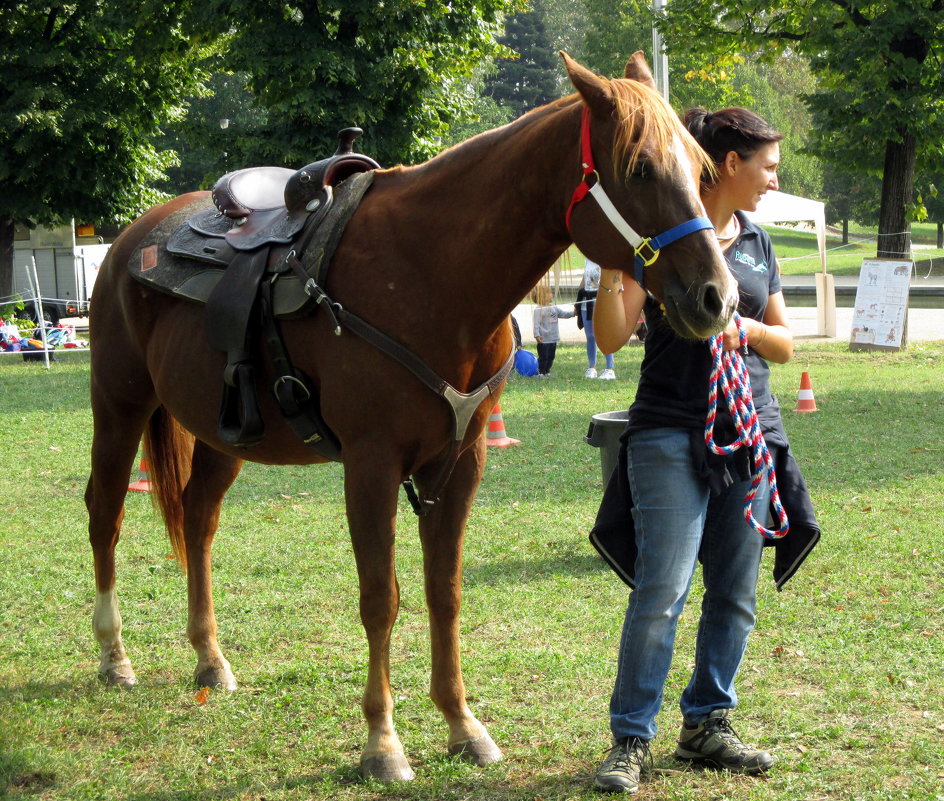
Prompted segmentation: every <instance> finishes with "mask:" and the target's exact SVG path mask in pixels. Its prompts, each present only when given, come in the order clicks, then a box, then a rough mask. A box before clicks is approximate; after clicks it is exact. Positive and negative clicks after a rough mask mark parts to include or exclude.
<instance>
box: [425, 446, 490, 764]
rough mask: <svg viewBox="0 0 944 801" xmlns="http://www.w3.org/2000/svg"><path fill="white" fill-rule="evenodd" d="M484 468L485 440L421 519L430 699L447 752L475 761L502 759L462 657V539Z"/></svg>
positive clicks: (467, 454)
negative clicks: (472, 698) (468, 690)
mask: <svg viewBox="0 0 944 801" xmlns="http://www.w3.org/2000/svg"><path fill="white" fill-rule="evenodd" d="M484 467H485V438H484V437H482V438H481V439H480V440H479V441H478V443H477V444H476V445H475V446H474V447H472V448H470V449H468V450H467V451H465V453H463V454H462V456H460V458H459V461H458V463H457V464H456V467H455V470H454V471H453V473H452V477H451V478H450V480H449V483H448V485H447V486H446V488H445V490H444V492H443V494H442V499H441V500H440V502H439V503H438V504H437V505H436V506H435V507H434V508H433V510H432V511H431V512H430V513H428V514H427V515H426V516H425V517H422V518H420V524H419V528H420V536H421V537H422V540H423V563H424V573H425V579H426V603H427V606H428V608H429V620H430V644H431V648H432V667H431V675H430V697H431V698H432V699H433V702H434V703H435V704H436V706H437V707H438V708H439V710H440V711H441V712H442V714H443V716H444V717H445V719H446V722H447V724H448V725H449V753H451V754H458V755H460V756H461V757H462V758H463V759H466V760H468V761H470V762H473V763H475V764H476V765H488V764H490V763H492V762H497V761H499V760H500V759H501V758H502V753H501V751H500V750H499V749H498V746H497V745H495V743H494V741H493V740H492V738H491V737H490V736H489V734H488V732H487V731H486V729H485V726H483V725H482V724H481V723H480V722H479V721H478V720H476V718H475V716H474V715H473V714H472V712H471V711H470V710H469V707H468V704H467V703H466V698H465V685H464V683H463V681H462V665H461V663H460V657H459V609H460V606H461V601H462V539H463V536H464V533H465V523H466V520H467V519H468V516H469V511H470V509H471V506H472V500H473V498H474V497H475V491H476V489H477V488H478V485H479V482H480V481H481V479H482V472H483V470H484Z"/></svg>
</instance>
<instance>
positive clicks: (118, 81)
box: [0, 0, 213, 295]
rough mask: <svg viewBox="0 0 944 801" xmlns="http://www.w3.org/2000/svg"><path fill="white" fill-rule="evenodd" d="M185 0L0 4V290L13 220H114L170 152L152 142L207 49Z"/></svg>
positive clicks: (123, 216)
mask: <svg viewBox="0 0 944 801" xmlns="http://www.w3.org/2000/svg"><path fill="white" fill-rule="evenodd" d="M205 30H206V22H205V21H204V20H200V24H199V25H198V24H197V19H196V16H195V14H194V8H193V6H192V4H191V2H190V0H177V1H176V2H167V0H160V1H157V0H141V1H140V2H136V3H102V2H100V0H75V2H71V3H68V4H51V3H43V2H29V3H26V2H13V3H9V2H8V3H5V4H4V8H3V14H2V15H0V295H5V294H8V293H9V291H10V289H11V287H12V278H13V226H14V223H16V222H27V221H34V222H58V221H61V220H64V219H65V220H68V219H69V218H71V217H75V218H76V219H79V220H89V221H91V220H94V221H97V222H110V221H124V220H127V219H130V217H132V216H133V215H134V214H136V213H138V212H140V211H141V209H142V208H145V207H146V206H148V205H150V204H151V203H153V202H154V201H155V200H157V199H158V197H159V193H158V192H157V191H156V190H155V189H154V185H155V182H156V181H157V180H158V179H159V178H160V177H161V175H162V171H163V170H164V169H165V168H166V167H167V166H169V164H170V163H171V162H172V160H173V154H169V153H161V152H159V151H158V149H157V148H156V147H155V146H154V144H153V143H152V138H153V137H154V136H155V135H156V134H157V133H158V132H159V129H160V126H161V124H162V123H163V122H164V121H166V120H168V119H171V118H173V117H175V116H180V115H181V114H182V112H183V109H182V107H181V103H182V99H183V98H184V97H186V96H187V95H192V94H194V93H196V92H197V91H198V90H199V86H200V79H201V77H202V75H203V73H202V72H201V63H202V62H203V60H204V59H205V58H206V57H207V56H208V55H209V54H210V50H209V47H208V44H209V42H210V41H212V38H213V37H212V36H207V35H206V34H205V33H204V31H205Z"/></svg>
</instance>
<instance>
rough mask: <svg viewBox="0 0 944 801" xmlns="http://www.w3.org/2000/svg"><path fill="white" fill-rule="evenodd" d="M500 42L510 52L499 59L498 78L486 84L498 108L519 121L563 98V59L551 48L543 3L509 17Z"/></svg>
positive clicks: (491, 77)
mask: <svg viewBox="0 0 944 801" xmlns="http://www.w3.org/2000/svg"><path fill="white" fill-rule="evenodd" d="M498 41H499V42H500V43H501V44H502V45H504V46H505V47H507V48H508V50H509V51H510V52H509V54H508V56H499V57H498V58H497V59H496V65H497V69H496V71H495V74H494V75H490V76H489V77H488V78H487V79H486V81H485V91H486V92H487V93H488V94H489V95H490V96H491V97H493V98H494V99H495V102H496V103H498V105H500V106H503V107H505V108H508V109H510V111H511V114H512V116H513V117H518V116H520V115H522V114H524V113H525V112H526V111H530V110H531V109H533V108H537V107H538V106H543V105H544V104H545V103H548V102H550V101H551V100H553V99H555V98H556V97H558V96H559V93H558V81H557V76H558V73H559V72H560V58H559V57H558V55H557V53H555V52H554V50H553V47H552V45H551V40H550V37H549V36H548V33H547V28H546V27H545V24H544V6H543V4H542V3H541V2H540V0H534V1H533V5H532V7H531V8H530V9H528V10H525V11H519V12H518V13H517V14H513V15H511V16H510V17H508V19H507V20H506V21H505V32H504V33H503V34H502V35H501V36H500V37H499V39H498Z"/></svg>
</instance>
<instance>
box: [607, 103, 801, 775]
mask: <svg viewBox="0 0 944 801" xmlns="http://www.w3.org/2000/svg"><path fill="white" fill-rule="evenodd" d="M685 124H686V126H687V128H688V130H689V131H690V132H691V134H692V135H693V136H694V137H695V139H696V140H698V142H699V143H700V144H701V145H702V147H703V148H704V149H705V150H706V151H707V152H708V154H709V155H710V156H711V158H712V160H713V162H714V164H715V166H716V171H715V172H714V173H712V174H706V175H703V176H702V185H701V199H702V202H703V203H704V207H705V210H706V213H707V216H708V218H709V219H710V220H711V222H712V223H713V224H714V228H715V234H716V236H717V240H718V244H719V245H720V247H721V250H722V252H723V254H724V257H725V259H726V261H727V263H728V267H729V269H730V271H731V274H732V276H733V277H734V278H735V279H736V281H737V284H738V289H739V296H740V300H739V305H738V312H739V314H740V315H741V319H742V324H743V326H744V327H745V329H746V333H747V346H748V351H747V356H746V357H745V362H746V364H747V367H748V370H749V373H750V382H751V388H752V392H753V398H754V404H755V407H756V409H757V413H758V416H759V418H760V422H761V427H762V430H763V431H764V435H765V439H768V434H769V432H771V431H772V430H774V429H777V430H779V431H780V432H781V433H782V423H781V420H780V411H779V406H778V404H777V401H776V398H774V397H773V396H772V395H771V392H770V384H769V373H770V368H769V367H768V364H767V362H768V361H770V362H777V363H782V362H786V361H788V360H789V359H790V358H791V357H792V355H793V335H792V334H791V331H790V327H789V324H788V319H787V313H786V307H785V304H784V299H783V293H782V291H781V285H780V273H779V268H778V265H777V260H776V257H775V255H774V251H773V247H772V245H771V242H770V238H769V236H768V235H767V233H766V232H765V231H764V230H763V229H761V228H759V227H758V226H755V225H754V224H752V223H751V222H750V221H749V220H748V218H747V217H746V216H745V214H744V213H743V212H744V211H752V210H754V209H756V208H757V203H758V201H759V200H760V199H761V197H762V196H763V195H764V193H766V192H767V191H769V190H772V189H777V187H778V181H777V166H778V164H779V161H780V145H779V141H780V139H781V138H782V137H781V134H780V133H778V132H777V131H775V130H773V129H772V128H771V127H770V126H769V125H768V124H767V123H766V122H765V121H764V120H763V119H761V118H760V117H758V116H757V115H756V114H754V113H752V112H751V111H748V110H746V109H741V108H728V109H723V110H721V111H718V112H715V113H713V114H709V113H708V112H707V111H705V110H704V109H694V110H692V111H690V112H688V113H687V114H686V116H685ZM643 308H644V309H645V315H646V322H647V323H648V333H647V335H646V338H645V355H644V358H643V362H642V365H641V368H640V380H639V384H638V387H637V392H636V398H635V401H634V402H633V404H632V406H631V407H630V410H629V421H628V425H627V430H626V433H625V434H624V437H625V438H626V439H625V443H626V459H625V462H624V463H623V464H622V469H624V470H625V471H626V472H627V474H628V485H626V486H628V492H629V494H630V495H631V498H630V499H629V505H630V506H631V508H632V513H631V518H627V519H626V522H625V524H624V525H625V526H626V537H628V538H631V540H632V541H633V542H634V543H635V547H636V549H637V550H636V557H635V561H634V565H633V567H634V579H633V581H634V586H633V591H632V594H631V595H630V599H629V605H628V608H627V610H626V615H625V620H624V623H623V631H622V636H621V640H620V645H619V660H618V664H617V669H616V681H615V683H614V688H613V693H612V696H611V700H610V710H609V711H610V729H611V732H612V736H613V747H612V749H611V750H610V751H609V753H608V754H607V756H606V758H605V759H604V761H603V763H602V765H601V766H600V768H599V769H598V770H597V773H596V776H595V780H594V785H595V787H596V788H597V789H598V790H602V791H605V792H636V790H637V789H638V786H639V780H640V774H641V772H642V771H643V770H644V769H645V767H646V766H647V765H648V763H649V759H650V757H649V744H650V742H651V741H652V739H653V737H654V736H655V734H656V722H655V721H656V715H657V713H658V712H659V710H660V707H661V705H662V699H663V693H664V689H665V684H666V680H667V678H668V673H669V668H670V664H671V659H672V652H673V648H674V644H675V632H676V624H677V622H678V618H679V615H680V614H681V611H682V608H683V606H684V604H685V601H686V598H687V596H688V593H689V590H690V588H691V582H692V578H693V575H694V572H695V569H696V566H697V565H698V563H699V561H701V563H702V574H703V581H704V585H705V592H704V599H703V601H702V606H701V616H700V621H699V627H698V635H697V641H696V644H695V660H694V670H693V671H692V674H691V677H690V680H689V682H688V686H687V687H686V688H685V690H684V691H683V692H682V694H681V699H680V707H681V713H682V719H683V723H682V728H681V733H680V735H679V738H678V743H677V747H676V749H675V756H676V758H678V759H680V760H684V761H688V762H699V763H704V764H707V765H710V766H713V767H716V768H720V769H723V770H728V771H732V772H736V773H746V774H752V775H753V774H762V773H765V772H766V771H768V770H769V769H770V768H771V767H772V766H773V764H774V762H775V759H774V756H773V755H772V754H771V753H769V752H768V751H765V750H763V749H761V748H757V747H755V746H752V745H748V744H746V743H744V742H743V741H742V740H741V738H740V737H739V736H738V734H737V733H736V732H735V730H734V728H733V727H732V725H731V723H730V722H729V720H728V714H729V712H730V711H731V710H732V709H734V708H735V707H736V706H737V704H738V696H737V694H736V692H735V687H734V681H735V676H736V675H737V673H738V669H739V667H740V665H741V660H742V658H743V656H744V653H745V649H746V647H747V641H748V637H749V635H750V633H751V631H752V629H753V627H754V621H755V607H756V584H757V577H758V570H759V566H760V557H761V551H762V546H763V544H764V541H765V540H764V539H763V538H762V537H761V536H760V535H759V534H758V533H756V532H755V531H754V530H753V529H752V528H751V527H750V525H749V524H748V523H747V522H746V521H745V518H744V498H745V496H746V494H747V493H748V490H749V489H750V487H751V476H750V470H751V466H750V459H749V454H747V453H746V451H745V449H741V450H739V451H737V452H736V453H735V454H733V455H731V456H716V455H714V454H711V453H709V451H708V449H707V446H706V445H705V441H704V427H705V419H706V415H707V410H708V379H709V375H710V373H711V363H712V358H711V351H710V345H709V342H707V341H693V340H686V339H682V338H681V337H679V336H678V335H677V334H676V333H675V332H674V331H673V330H672V328H671V327H670V326H669V325H668V323H667V322H666V320H665V318H664V313H663V311H662V310H661V308H660V305H659V303H658V302H657V301H655V300H654V299H652V298H651V297H647V294H646V292H645V290H644V289H643V288H642V287H640V286H639V285H638V284H636V283H635V282H634V281H632V280H631V279H629V278H625V277H624V276H623V274H622V273H621V272H620V271H618V270H607V269H604V270H602V273H601V279H600V289H599V293H598V295H597V299H596V307H595V310H594V327H595V330H596V336H597V341H598V342H599V344H600V348H601V350H603V352H604V353H607V352H613V351H615V350H618V349H619V348H620V347H622V345H623V344H624V343H625V342H626V341H627V340H628V339H629V337H630V335H631V333H632V331H633V329H634V328H635V325H636V321H637V319H638V316H639V311H640V309H643ZM738 344H739V342H738V331H737V327H736V325H735V324H734V322H732V323H731V324H730V325H729V326H728V328H727V329H726V330H725V332H724V344H723V347H724V349H725V350H728V351H730V350H734V349H735V348H737V347H738ZM715 437H716V441H717V442H718V443H719V444H726V443H729V442H731V441H733V439H734V438H735V431H734V425H733V423H732V422H731V421H730V418H729V417H728V416H727V415H720V414H719V418H718V423H717V425H716V428H715ZM785 440H786V438H785V435H784V441H785ZM768 441H769V439H768ZM771 453H772V454H773V449H771ZM777 464H778V484H779V483H780V481H779V479H780V476H779V470H780V466H779V465H780V463H779V461H778V462H777ZM624 483H625V482H624ZM801 483H802V478H801ZM802 489H803V491H804V492H805V485H802ZM780 490H781V498H782V500H783V502H784V505H785V506H786V505H787V499H786V498H785V497H784V490H783V487H782V486H781V488H780ZM768 504H769V488H768V487H767V482H765V481H762V482H761V485H760V487H758V489H757V494H756V496H755V498H754V501H753V504H752V510H753V512H754V515H755V517H756V518H757V520H759V521H766V520H767V510H768ZM788 512H789V509H788ZM790 519H791V529H790V534H788V535H787V537H786V538H784V539H790V538H792V537H794V536H795V535H794V533H793V531H794V520H793V517H792V513H791V518H790ZM814 525H815V523H814ZM818 536H819V530H818V527H816V529H815V533H814V534H811V538H812V539H811V544H810V543H807V544H805V545H802V547H801V548H800V553H801V555H800V556H798V557H797V558H796V560H795V564H794V565H793V566H792V568H791V569H792V570H795V569H796V567H797V566H798V564H799V562H801V561H802V559H803V558H805V556H806V554H807V553H808V552H809V550H810V549H811V548H812V545H813V544H815V541H816V539H818ZM780 542H781V541H780V540H778V541H777V543H778V549H779V543H780ZM778 556H779V554H778ZM790 575H792V573H790Z"/></svg>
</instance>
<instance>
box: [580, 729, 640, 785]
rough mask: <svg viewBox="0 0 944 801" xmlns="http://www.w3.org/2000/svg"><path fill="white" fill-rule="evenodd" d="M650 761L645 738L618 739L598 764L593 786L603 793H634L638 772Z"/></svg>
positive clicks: (637, 781) (637, 782)
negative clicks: (601, 762) (600, 763)
mask: <svg viewBox="0 0 944 801" xmlns="http://www.w3.org/2000/svg"><path fill="white" fill-rule="evenodd" d="M650 761H651V757H650V756H649V743H648V742H647V741H646V740H640V739H639V738H638V737H629V738H627V739H625V740H619V741H618V742H616V743H615V744H614V745H613V747H612V748H611V749H610V750H609V752H608V753H607V755H606V759H604V760H603V764H602V765H600V769H599V770H598V771H597V775H596V777H595V779H594V781H593V787H594V789H596V790H602V791H603V792H605V793H635V792H636V791H637V790H638V789H639V774H640V773H642V771H643V770H644V769H646V768H647V767H648V766H647V763H648V762H650Z"/></svg>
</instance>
